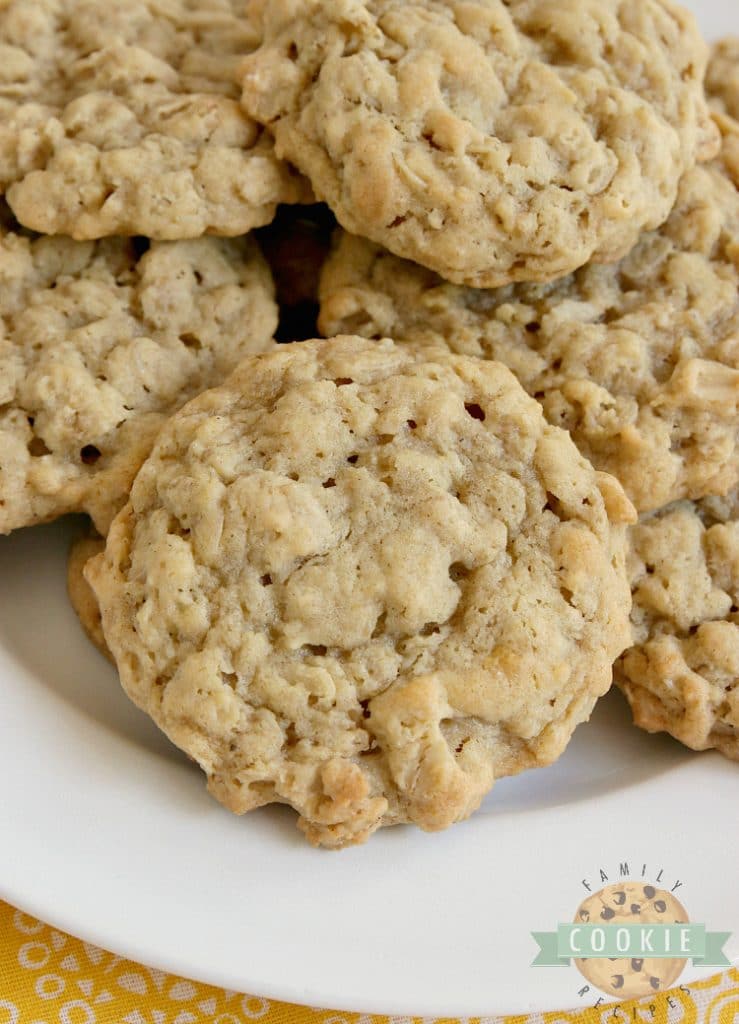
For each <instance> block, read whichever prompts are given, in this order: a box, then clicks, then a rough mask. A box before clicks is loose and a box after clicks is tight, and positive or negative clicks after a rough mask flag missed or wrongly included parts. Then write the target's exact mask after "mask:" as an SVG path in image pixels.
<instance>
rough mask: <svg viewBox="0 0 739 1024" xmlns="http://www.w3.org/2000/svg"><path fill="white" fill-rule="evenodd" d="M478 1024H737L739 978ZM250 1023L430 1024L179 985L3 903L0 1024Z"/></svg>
mask: <svg viewBox="0 0 739 1024" xmlns="http://www.w3.org/2000/svg"><path fill="white" fill-rule="evenodd" d="M491 999H494V996H493V995H492V994H491ZM478 1020H479V1022H480V1024H502V1022H503V1021H505V1022H506V1024H616V1022H619V1024H626V1022H627V1021H628V1022H630V1024H704V1022H705V1024H739V970H730V971H727V972H726V973H725V974H722V975H719V976H717V977H715V978H711V979H710V980H709V981H703V982H700V983H698V984H695V985H691V986H689V987H686V986H683V987H682V988H680V989H677V990H675V991H674V992H672V993H665V994H663V995H661V996H658V997H656V998H652V999H646V1000H642V1001H640V1002H632V1003H619V1004H618V1005H616V1006H613V1005H612V1006H610V1007H605V1006H601V1007H599V1008H598V1009H590V1010H579V1011H572V1012H570V1013H567V1012H564V1013H544V1014H535V1015H533V1016H531V1017H507V1018H502V1017H486V1018H479V1019H478V1018H474V1019H470V1018H465V1019H464V1021H463V1022H460V1024H477V1022H478ZM251 1021H261V1022H263V1024H428V1021H427V1020H422V1018H409V1017H375V1016H370V1015H360V1014H356V1013H342V1012H337V1011H334V1010H314V1009H309V1008H307V1007H304V1006H292V1005H290V1004H288V1003H278V1002H275V1001H273V1000H268V999H262V998H261V997H260V996H252V995H242V994H241V993H238V992H228V991H225V990H224V989H216V988H212V987H211V986H210V985H202V984H200V983H199V982H195V981H187V980H186V979H184V978H176V977H174V976H173V975H171V974H165V973H164V972H163V971H156V970H153V969H152V968H149V967H142V966H141V965H140V964H136V963H133V962H132V961H130V960H123V959H122V958H121V957H118V956H115V955H114V954H112V953H106V952H105V951H104V950H102V949H98V948H97V946H91V945H89V944H88V943H86V942H81V941H80V940H79V939H73V938H72V937H71V936H69V935H65V934H63V933H62V932H58V931H56V930H55V929H54V928H50V927H49V925H46V924H43V923H42V922H41V921H36V920H35V919H34V918H32V917H28V916H27V915H26V914H22V913H21V912H20V911H19V910H15V909H14V908H13V907H11V906H9V905H8V904H7V903H3V902H2V901H0V1024H250V1022H251ZM439 1024H442V1022H441V1021H440V1022H439ZM443 1024H450V1022H446V1021H444V1022H443Z"/></svg>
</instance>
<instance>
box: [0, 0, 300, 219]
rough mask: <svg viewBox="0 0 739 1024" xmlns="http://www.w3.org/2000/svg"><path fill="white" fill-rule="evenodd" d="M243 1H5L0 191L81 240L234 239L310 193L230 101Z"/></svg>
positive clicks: (0, 29)
mask: <svg viewBox="0 0 739 1024" xmlns="http://www.w3.org/2000/svg"><path fill="white" fill-rule="evenodd" d="M245 6H246V0H164V2H155V0H105V2H104V3H100V2H99V0H5V2H4V3H2V4H0V61H1V62H2V71H1V72H0V120H1V121H2V124H0V191H6V190H7V198H8V201H9V203H10V205H11V207H12V208H13V211H14V213H15V215H16V216H17V218H18V220H19V221H20V222H21V223H22V224H24V225H25V226H26V227H29V228H33V229H34V230H36V231H40V232H44V233H46V234H67V235H70V236H72V237H73V238H77V239H94V238H102V237H105V236H108V235H115V234H124V235H126V234H131V235H136V234H141V235H147V236H149V237H151V238H158V239H182V238H196V237H198V236H200V235H202V234H217V235H240V234H245V233H246V232H247V231H249V230H250V229H251V228H253V227H256V226H257V225H260V224H266V223H268V222H269V221H270V220H271V219H272V217H273V215H274V212H275V208H276V205H277V203H280V202H295V201H302V200H303V199H306V198H308V197H309V196H310V189H309V187H308V186H307V183H306V182H305V181H304V180H302V179H301V178H300V176H299V175H298V174H297V173H296V172H294V171H293V170H292V169H291V168H289V167H288V166H287V165H286V164H285V163H283V162H282V161H281V160H278V159H277V156H276V155H275V151H274V145H273V142H272V140H271V138H270V137H269V136H268V135H267V134H266V133H265V132H264V131H263V130H262V128H261V127H260V126H259V125H257V124H256V122H254V121H253V120H251V118H249V117H248V116H247V115H246V114H245V113H244V111H243V109H242V108H241V106H240V104H239V102H238V89H237V86H236V67H237V65H238V62H239V60H240V58H241V57H243V54H244V53H247V52H249V50H251V49H252V48H253V47H254V46H255V45H256V43H257V38H256V35H255V30H254V27H253V24H252V22H251V20H250V19H248V18H247V17H246V14H245V12H244V10H243V9H244V8H245Z"/></svg>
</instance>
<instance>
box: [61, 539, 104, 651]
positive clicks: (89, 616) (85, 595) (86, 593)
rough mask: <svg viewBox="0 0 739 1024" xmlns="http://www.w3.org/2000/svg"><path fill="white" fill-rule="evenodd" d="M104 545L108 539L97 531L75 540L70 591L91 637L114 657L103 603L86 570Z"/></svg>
mask: <svg viewBox="0 0 739 1024" xmlns="http://www.w3.org/2000/svg"><path fill="white" fill-rule="evenodd" d="M104 549H105V541H104V540H103V538H102V537H99V536H98V535H97V534H95V533H92V534H90V535H89V536H83V537H80V538H78V539H77V540H76V541H75V542H74V544H72V547H71V548H70V549H69V559H68V561H67V593H68V594H69V600H70V602H71V604H72V607H73V608H74V611H75V614H76V615H77V618H78V619H79V620H80V625H81V626H82V628H83V629H84V631H85V633H86V634H87V638H88V639H89V640H90V642H91V643H93V644H94V645H95V647H97V649H98V650H99V651H100V653H101V654H104V655H105V657H106V658H108V660H109V661H113V656H112V654H111V653H110V651H109V650H108V645H107V643H106V642H105V637H104V636H103V626H102V621H101V617H100V606H99V604H98V602H97V598H96V597H95V595H94V593H93V592H92V587H91V586H90V584H89V583H88V582H87V580H86V579H85V577H84V573H83V570H84V568H85V566H86V565H87V563H88V562H89V560H90V559H91V558H93V557H94V556H95V555H99V554H100V552H101V551H103V550H104Z"/></svg>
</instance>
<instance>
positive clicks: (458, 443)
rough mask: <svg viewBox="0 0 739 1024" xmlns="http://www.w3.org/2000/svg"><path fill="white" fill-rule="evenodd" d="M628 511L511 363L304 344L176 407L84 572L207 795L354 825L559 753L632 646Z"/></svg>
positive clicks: (334, 839) (339, 828)
mask: <svg viewBox="0 0 739 1024" xmlns="http://www.w3.org/2000/svg"><path fill="white" fill-rule="evenodd" d="M632 516H633V509H632V506H631V505H630V503H629V502H628V501H627V500H626V498H625V497H624V494H623V491H622V490H621V488H620V487H619V485H618V484H617V483H616V481H615V480H613V479H612V478H611V477H609V476H607V475H605V474H598V473H596V472H595V471H594V470H593V468H592V466H590V464H589V463H588V462H586V461H585V459H583V458H582V456H580V455H579V453H578V452H577V449H576V448H575V446H574V445H573V444H572V442H571V440H570V438H569V437H568V436H567V434H566V433H564V431H561V430H559V429H557V428H555V427H551V426H549V425H548V424H547V423H546V421H545V420H544V417H543V415H542V413H541V409H540V407H539V406H538V405H537V403H536V402H534V401H532V400H531V399H530V398H529V397H528V396H527V395H526V394H525V392H524V391H523V389H522V388H521V387H520V386H519V385H518V384H517V382H516V381H515V379H514V377H513V376H512V374H511V373H510V372H509V371H508V370H507V369H506V368H505V367H503V366H502V365H500V364H498V363H492V362H483V361H481V360H477V359H470V358H466V357H459V356H453V355H450V354H449V353H447V352H442V353H439V354H438V356H436V357H433V358H432V357H429V358H427V359H421V360H416V359H415V358H414V357H413V356H412V354H411V353H410V352H409V350H408V349H407V348H404V347H399V346H396V345H394V344H393V343H392V342H390V341H387V340H386V341H383V342H380V343H375V342H368V341H365V340H362V339H359V338H338V339H334V340H332V341H330V342H311V341H306V342H303V343H301V344H293V345H284V346H280V347H279V348H278V349H276V350H275V351H274V352H273V353H270V354H267V355H263V356H257V357H253V358H251V359H246V360H244V362H243V363H242V364H241V366H240V367H239V368H238V369H237V370H236V371H235V372H234V374H233V375H232V376H231V377H230V378H229V380H228V381H226V383H225V384H224V385H222V386H221V387H219V388H216V389H214V390H212V391H208V392H206V393H204V394H203V395H200V396H199V397H198V398H196V399H195V400H194V401H192V402H190V403H189V404H188V405H187V406H185V407H184V408H183V409H182V410H180V412H179V413H177V414H176V415H175V416H174V417H173V418H172V419H171V420H170V421H169V423H168V424H167V425H166V426H165V427H164V429H163V430H162V432H161V434H160V435H159V438H158V439H157V442H156V445H155V447H154V449H153V451H152V454H151V456H150V457H149V458H148V459H147V460H146V462H145V463H144V465H143V466H142V468H141V471H140V472H139V474H138V476H137V477H136V481H135V483H134V486H133V489H132V492H131V498H130V501H129V502H128V504H127V505H126V506H125V507H124V509H123V510H122V511H121V513H120V514H119V515H118V516H117V518H116V519H115V521H114V523H113V525H112V527H111V530H110V533H109V536H108V541H107V545H106V551H105V554H104V555H100V556H98V557H97V558H95V559H93V560H92V561H91V562H89V563H88V566H87V569H86V576H87V579H88V581H89V582H90V583H91V585H92V587H93V590H94V591H95V594H96V596H97V598H98V600H99V602H100V607H101V611H102V617H103V627H104V632H105V637H106V640H107V642H108V644H109V646H110V648H111V651H112V652H113V655H114V657H115V659H116V662H117V664H118V669H119V672H120V675H121V680H122V682H123V686H124V688H125V689H126V691H127V693H128V694H129V696H130V697H131V698H132V699H133V700H134V701H135V703H136V704H138V705H139V706H140V707H141V708H143V709H144V710H145V711H147V712H148V713H149V714H150V715H151V717H152V718H153V719H154V721H155V722H156V723H157V724H158V725H159V726H160V727H161V728H162V729H163V730H164V732H165V733H166V734H167V735H168V736H169V737H170V739H172V740H173V741H174V742H175V743H176V744H177V745H178V746H180V747H181V748H182V749H183V750H185V751H186V752H187V753H188V754H190V755H191V756H192V757H194V758H195V759H196V760H197V761H198V762H199V764H200V765H201V767H202V768H203V770H204V771H205V773H206V774H207V777H208V783H209V787H210V790H211V792H212V793H213V794H214V795H215V796H216V797H217V798H218V799H219V800H220V801H222V802H223V803H224V804H225V805H226V806H227V807H229V808H230V809H231V810H233V811H235V812H237V813H243V812H245V811H250V810H252V809H253V808H255V807H259V806H260V805H262V804H267V803H271V802H275V801H277V802H283V803H288V804H291V805H292V806H293V807H294V808H296V809H297V810H298V812H299V814H300V819H299V824H300V827H301V828H302V829H303V831H304V832H305V834H306V835H307V837H308V839H309V840H310V841H311V842H313V843H316V844H320V845H324V846H329V847H339V846H344V845H347V844H350V843H357V842H361V841H363V840H365V839H366V838H367V837H368V836H369V835H370V834H371V833H372V832H373V831H374V830H375V829H377V828H378V827H379V826H380V825H390V824H393V823H396V822H401V821H411V822H415V823H416V824H417V825H420V826H421V827H422V828H424V829H427V830H436V829H441V828H445V827H446V826H448V825H451V824H452V823H453V822H455V821H458V820H461V819H462V818H465V817H466V816H467V815H469V814H470V813H471V812H472V811H473V810H474V809H475V808H476V807H477V806H478V804H479V803H480V800H481V799H482V797H483V796H484V795H485V793H486V792H487V791H488V790H489V789H490V787H491V786H492V784H493V782H494V781H495V779H497V778H500V777H501V776H505V775H511V774H514V773H516V772H520V771H522V770H523V769H525V768H532V767H536V766H537V765H544V764H549V763H550V762H551V761H553V760H555V759H556V758H557V757H558V756H559V755H560V754H561V752H562V750H563V749H564V748H565V746H566V744H567V742H568V740H569V738H570V735H571V733H572V731H573V729H574V728H575V726H576V725H577V724H578V723H579V722H581V721H583V720H584V719H587V718H588V716H589V714H590V712H591V709H592V707H593V705H594V703H595V701H596V699H597V698H598V697H599V696H600V695H601V694H602V693H604V692H605V691H606V690H607V689H608V687H609V685H610V681H611V665H612V661H613V659H614V658H615V657H616V656H617V655H618V654H619V653H620V651H621V650H622V649H623V648H624V646H625V644H626V643H627V642H628V638H629V631H628V611H629V588H628V582H627V580H626V576H625V567H624V565H623V558H622V550H623V549H622V545H623V541H624V533H625V531H624V529H623V525H622V524H623V523H624V522H625V521H626V520H629V519H631V518H632Z"/></svg>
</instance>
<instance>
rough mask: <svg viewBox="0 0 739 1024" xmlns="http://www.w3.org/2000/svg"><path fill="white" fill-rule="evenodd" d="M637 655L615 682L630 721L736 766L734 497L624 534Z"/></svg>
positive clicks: (737, 545)
mask: <svg viewBox="0 0 739 1024" xmlns="http://www.w3.org/2000/svg"><path fill="white" fill-rule="evenodd" d="M630 548H631V550H630V555H629V570H630V577H631V581H632V591H633V595H634V607H633V611H632V622H633V628H634V639H635V641H636V642H635V645H634V647H632V648H631V649H630V650H629V651H627V652H626V654H625V655H624V656H623V658H622V659H621V661H620V662H619V663H618V668H617V671H616V679H617V681H618V682H619V685H620V686H621V689H622V690H623V691H624V693H625V694H626V696H627V698H628V700H629V703H630V704H631V708H632V711H633V713H634V721H635V722H636V724H637V725H639V726H641V727H642V728H643V729H647V730H648V731H649V732H669V733H670V734H671V735H672V736H675V737H676V738H677V739H679V740H680V741H681V742H682V743H684V744H686V746H688V747H692V748H693V749H694V750H706V749H708V748H710V747H715V748H716V749H717V750H720V751H721V753H722V754H725V755H726V757H730V758H733V759H734V760H739V492H737V491H734V492H733V493H732V494H730V495H729V496H728V497H726V498H706V499H704V500H703V501H700V502H697V503H693V502H679V503H677V504H675V505H672V506H670V507H669V508H667V509H664V510H663V511H661V512H658V513H656V514H655V515H652V516H648V517H646V518H644V519H643V520H642V521H640V523H639V524H638V525H637V526H635V527H634V528H633V529H632V530H631V545H630Z"/></svg>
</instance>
